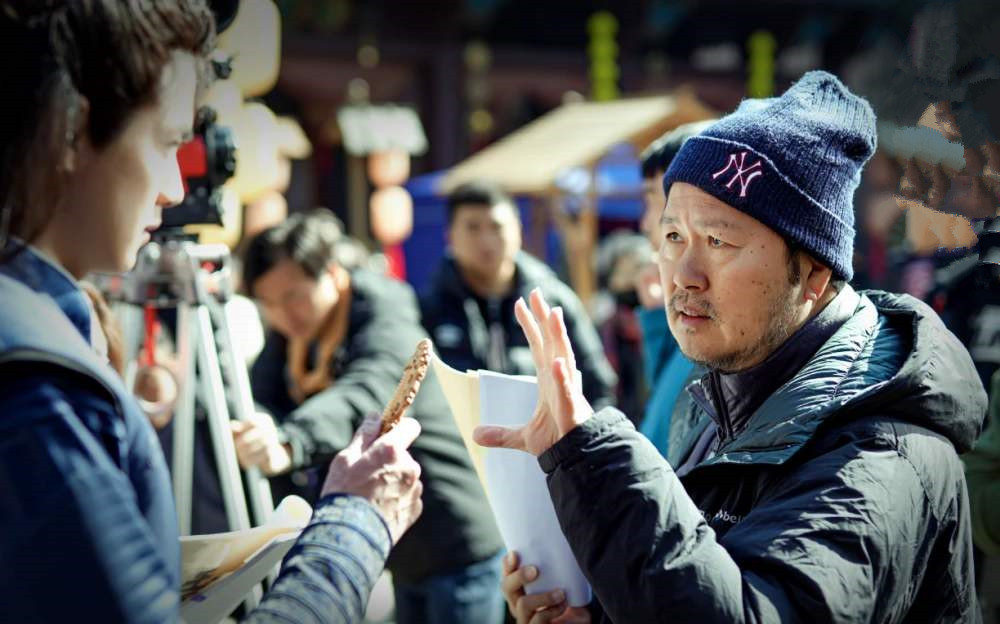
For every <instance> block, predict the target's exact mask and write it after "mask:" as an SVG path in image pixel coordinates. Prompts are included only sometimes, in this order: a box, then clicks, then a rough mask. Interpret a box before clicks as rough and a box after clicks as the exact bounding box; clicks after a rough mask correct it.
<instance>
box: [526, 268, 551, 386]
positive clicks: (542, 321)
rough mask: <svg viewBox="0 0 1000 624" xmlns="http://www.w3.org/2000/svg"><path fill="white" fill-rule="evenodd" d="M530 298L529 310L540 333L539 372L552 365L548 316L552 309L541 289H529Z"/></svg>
mask: <svg viewBox="0 0 1000 624" xmlns="http://www.w3.org/2000/svg"><path fill="white" fill-rule="evenodd" d="M530 299H531V312H532V313H533V314H534V315H535V319H536V320H537V321H538V326H539V328H540V329H541V333H542V358H543V364H542V365H541V366H537V369H538V372H539V374H541V371H544V370H546V369H547V368H548V367H550V366H552V359H553V358H554V357H555V350H554V345H553V337H552V330H551V329H550V321H551V319H550V317H551V316H552V310H551V309H550V308H549V304H548V303H546V301H545V297H543V296H542V291H540V290H539V289H537V288H536V289H534V290H532V291H531V297H530Z"/></svg>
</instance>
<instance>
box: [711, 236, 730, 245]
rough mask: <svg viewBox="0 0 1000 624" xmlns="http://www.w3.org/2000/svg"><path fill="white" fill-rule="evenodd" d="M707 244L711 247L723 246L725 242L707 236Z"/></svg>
mask: <svg viewBox="0 0 1000 624" xmlns="http://www.w3.org/2000/svg"><path fill="white" fill-rule="evenodd" d="M708 244H709V245H710V246H712V247H724V246H725V245H726V243H724V242H723V241H721V240H720V239H718V238H716V237H714V236H709V237H708Z"/></svg>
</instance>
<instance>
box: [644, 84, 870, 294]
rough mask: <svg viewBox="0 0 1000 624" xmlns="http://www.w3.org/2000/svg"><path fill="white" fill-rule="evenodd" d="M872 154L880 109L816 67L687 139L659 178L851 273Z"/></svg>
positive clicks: (842, 274)
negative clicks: (859, 204)
mask: <svg viewBox="0 0 1000 624" xmlns="http://www.w3.org/2000/svg"><path fill="white" fill-rule="evenodd" d="M874 151H875V113H873V112H872V109H871V107H870V106H869V105H868V102H866V101H865V100H863V99H862V98H860V97H858V96H856V95H854V94H853V93H851V92H850V91H848V90H847V87H845V86H844V85H843V84H842V83H841V82H840V81H839V80H837V78H836V77H834V76H832V75H831V74H828V73H826V72H823V71H811V72H809V73H807V74H805V75H804V76H803V77H802V78H801V79H800V80H799V81H798V82H796V83H795V84H794V85H792V86H791V87H789V89H788V90H787V91H785V93H784V94H783V95H782V96H781V97H776V98H767V99H759V100H744V101H743V103H742V104H740V107H739V108H737V109H736V111H735V112H733V113H732V114H730V115H727V116H725V117H723V118H722V119H720V120H719V121H717V122H716V123H714V124H712V125H711V126H709V127H708V128H706V129H705V130H703V131H702V132H701V133H700V134H698V135H696V136H693V137H691V138H689V139H688V140H687V141H686V142H685V143H684V145H683V147H681V150H680V152H678V153H677V156H676V157H675V158H674V160H673V162H672V163H670V167H669V168H668V169H667V172H666V174H665V175H664V176H663V189H664V191H665V192H666V193H667V194H669V193H670V186H671V185H672V184H673V183H674V182H687V183H688V184H692V185H694V186H697V187H698V188H700V189H701V190H703V191H705V192H706V193H709V194H711V195H713V196H715V197H716V198H717V199H719V200H721V201H723V202H725V203H726V204H728V205H730V206H732V207H734V208H737V209H739V210H742V211H743V212H745V213H747V214H748V215H750V216H751V217H753V218H754V219H757V220H758V221H760V222H761V223H763V224H764V225H766V226H768V227H770V228H771V229H772V230H774V231H776V232H778V233H779V234H781V235H782V236H783V237H785V238H787V239H789V240H791V241H793V242H795V243H797V244H798V245H800V246H801V247H802V248H803V249H805V250H806V251H808V252H809V253H810V254H812V255H813V257H815V258H816V259H817V260H819V261H820V262H823V263H824V264H826V265H827V266H829V267H830V268H831V269H832V270H833V272H834V275H835V276H836V277H839V278H841V279H845V280H848V281H850V279H851V278H852V277H853V275H854V269H853V267H852V257H853V255H854V206H853V200H854V191H855V189H856V188H857V187H858V183H859V182H860V180H861V168H862V167H863V166H864V164H865V162H867V161H868V159H869V158H870V157H871V155H872V153H873V152H874Z"/></svg>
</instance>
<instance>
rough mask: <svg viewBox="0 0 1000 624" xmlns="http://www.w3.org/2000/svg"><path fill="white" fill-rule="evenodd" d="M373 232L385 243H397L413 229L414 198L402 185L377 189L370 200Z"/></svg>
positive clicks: (405, 237) (404, 238)
mask: <svg viewBox="0 0 1000 624" xmlns="http://www.w3.org/2000/svg"><path fill="white" fill-rule="evenodd" d="M369 201H370V203H369V207H370V209H371V214H370V217H371V227H372V234H373V235H374V236H375V238H376V239H377V240H378V241H379V242H380V243H382V244H383V245H397V244H399V243H402V242H403V241H404V240H406V239H407V238H409V236H410V233H411V232H412V231H413V199H412V198H411V197H410V194H409V193H408V192H406V189H404V188H403V187H401V186H387V187H385V188H380V189H376V190H375V192H374V193H372V196H371V199H370V200H369Z"/></svg>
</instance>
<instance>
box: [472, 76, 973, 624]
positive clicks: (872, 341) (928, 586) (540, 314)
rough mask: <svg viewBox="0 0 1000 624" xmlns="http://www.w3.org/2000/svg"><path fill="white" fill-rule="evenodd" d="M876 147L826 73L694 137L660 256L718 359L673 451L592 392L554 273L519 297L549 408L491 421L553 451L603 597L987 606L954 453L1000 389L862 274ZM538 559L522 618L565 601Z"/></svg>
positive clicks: (522, 441)
mask: <svg viewBox="0 0 1000 624" xmlns="http://www.w3.org/2000/svg"><path fill="white" fill-rule="evenodd" d="M874 149H875V116H874V114H873V113H872V110H871V108H870V107H869V106H868V104H867V102H865V101H864V100H863V99H861V98H859V97H857V96H856V95H854V94H852V93H851V92H850V91H848V90H847V88H846V87H844V85H843V84H841V82H840V81H839V80H837V78H835V77H834V76H832V75H830V74H828V73H825V72H810V73H808V74H806V75H805V76H803V77H802V78H801V79H800V80H799V81H798V82H797V83H796V84H794V85H793V86H792V87H791V88H789V89H788V91H786V92H785V93H784V94H783V95H782V96H781V97H777V98H773V99H766V100H748V101H746V102H744V103H743V104H742V105H741V106H740V107H739V108H738V109H737V110H736V111H735V112H733V113H732V114H730V115H728V116H727V117H724V118H722V119H720V120H719V121H718V122H716V123H715V124H713V125H712V126H709V127H708V128H706V129H704V130H703V131H702V132H701V133H699V134H698V135H696V136H694V137H691V138H689V139H688V140H687V141H686V142H685V143H684V145H683V147H681V149H680V152H679V153H678V155H677V157H676V158H675V159H674V160H673V162H672V163H671V165H670V167H669V168H668V170H667V172H666V174H665V176H664V179H663V184H664V189H665V191H666V194H667V201H666V206H665V208H664V210H663V216H662V218H661V232H662V240H661V243H660V254H659V264H660V279H661V283H662V286H663V291H664V303H665V308H666V314H667V320H668V323H669V325H670V330H671V332H672V333H673V335H674V337H675V338H676V339H677V342H678V344H679V345H680V348H681V350H682V351H683V352H684V354H685V355H686V356H687V357H688V358H690V359H692V360H694V361H696V362H698V363H700V364H702V365H704V366H705V367H706V368H707V370H708V372H707V374H705V376H704V377H703V378H701V379H700V380H698V381H696V382H694V383H693V384H691V385H690V386H688V388H687V391H688V392H689V393H690V395H691V398H692V401H691V406H690V408H689V410H688V412H687V414H685V415H683V417H685V418H687V419H688V420H689V422H690V427H689V431H690V433H689V434H688V435H687V436H686V437H685V438H684V439H681V440H671V442H670V445H671V448H670V453H669V456H670V457H671V458H676V461H673V462H672V463H668V462H667V461H665V460H664V459H663V458H662V457H661V455H660V454H659V453H658V452H657V451H656V449H655V448H654V447H653V446H652V445H651V444H650V443H649V442H648V441H647V440H646V439H645V438H643V437H642V436H641V435H639V434H638V433H637V432H636V431H635V430H634V428H633V427H632V425H631V424H630V423H629V422H628V420H627V419H626V418H625V417H624V416H623V415H622V414H620V413H619V412H617V411H615V410H613V409H603V410H601V411H599V412H597V413H594V412H593V410H592V409H591V408H590V406H589V405H588V404H587V402H586V399H584V398H583V394H582V393H581V390H580V384H579V375H578V373H577V372H576V370H575V368H576V367H575V364H574V358H573V354H572V350H571V348H570V347H569V345H568V343H567V341H566V339H565V332H564V330H563V329H562V322H561V315H560V314H559V313H558V311H553V310H550V309H549V308H548V306H547V305H546V304H545V302H544V300H543V299H542V298H541V297H540V296H539V295H537V294H535V295H533V296H532V301H531V310H530V312H529V311H528V309H527V308H525V306H524V305H523V304H521V305H520V312H519V318H520V319H521V322H522V326H523V327H524V329H525V333H527V334H528V335H529V339H530V342H531V344H532V348H533V351H534V354H535V359H536V362H538V377H539V395H540V399H539V407H538V409H537V411H536V414H535V417H534V420H533V421H532V422H531V423H529V425H527V426H526V427H524V428H521V429H502V428H497V427H482V428H480V429H479V430H478V431H477V439H478V440H479V441H480V443H482V444H484V445H487V446H502V447H508V448H517V449H521V450H526V451H528V452H532V453H534V454H536V455H538V459H539V463H540V464H541V466H542V468H543V470H544V471H545V472H546V473H547V475H548V486H549V491H550V494H551V496H552V501H553V503H554V506H555V510H556V514H557V516H558V517H559V520H560V525H561V527H562V529H563V531H564V532H565V534H566V537H567V540H568V541H569V544H570V546H571V547H572V549H573V552H574V555H575V557H576V560H577V562H579V564H580V566H581V568H582V569H583V572H584V574H585V575H586V577H587V579H588V580H589V581H590V582H591V584H592V586H593V591H594V596H595V600H596V602H595V604H594V605H592V606H593V609H592V611H591V613H592V614H593V613H596V614H597V615H596V616H595V617H597V618H599V619H601V620H602V621H611V622H618V623H622V624H623V623H626V622H659V621H665V620H666V619H669V620H670V621H676V622H779V621H780V622H804V621H808V622H813V623H820V622H976V621H980V618H981V615H980V613H979V610H978V605H977V603H976V597H975V589H974V583H973V569H972V541H971V528H970V521H969V506H968V494H967V492H966V485H965V478H964V475H963V471H962V465H961V463H960V461H959V458H958V454H959V453H962V452H965V451H967V450H969V449H970V448H971V446H972V443H973V442H974V441H975V439H976V437H977V435H978V434H979V430H980V427H981V425H982V421H983V417H984V415H985V411H986V394H985V392H984V390H983V387H982V384H981V383H980V381H979V378H978V376H977V375H976V371H975V367H974V366H973V363H972V360H971V358H970V357H969V354H968V352H967V351H966V350H965V348H964V347H963V346H962V345H961V343H960V342H959V341H958V340H957V339H956V338H955V336H954V335H952V334H951V333H950V332H949V331H948V330H947V329H945V327H944V325H943V324H942V323H941V320H940V319H939V318H938V317H937V315H936V314H935V313H934V312H933V311H932V310H931V309H930V308H929V307H927V306H926V305H924V304H923V303H921V302H920V301H918V300H916V299H913V298H911V297H908V296H906V295H892V294H888V293H884V292H876V291H865V292H860V293H859V292H857V291H855V290H854V289H853V288H851V286H850V285H849V282H850V279H851V276H852V269H851V256H852V247H853V241H854V212H853V207H852V203H851V202H852V196H853V194H854V191H855V189H856V188H857V185H858V181H859V176H860V172H861V169H862V167H863V166H864V164H865V162H866V161H867V160H868V158H869V157H870V156H871V154H872V152H873V151H874ZM677 417H678V415H676V414H675V415H674V418H677ZM538 574H541V576H542V577H544V575H545V570H541V571H539V570H532V569H531V568H530V567H519V566H518V565H517V563H516V558H512V559H508V560H507V561H506V569H505V579H504V582H503V588H504V592H505V594H506V597H507V601H508V605H510V608H511V611H512V612H513V613H514V615H515V617H516V618H517V619H518V621H519V622H522V621H523V622H526V621H529V620H530V621H532V622H535V621H548V620H549V618H551V617H552V616H554V615H557V614H559V613H562V612H563V611H564V610H565V608H566V605H565V604H563V603H561V602H560V600H561V598H560V597H559V596H558V595H556V596H553V595H550V594H530V595H525V594H524V584H525V582H527V581H528V580H533V579H534V578H535V576H536V575H538ZM567 615H569V614H567ZM572 615H573V616H574V617H576V618H577V621H580V620H585V619H587V615H586V614H584V613H580V612H576V613H573V614H572Z"/></svg>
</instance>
